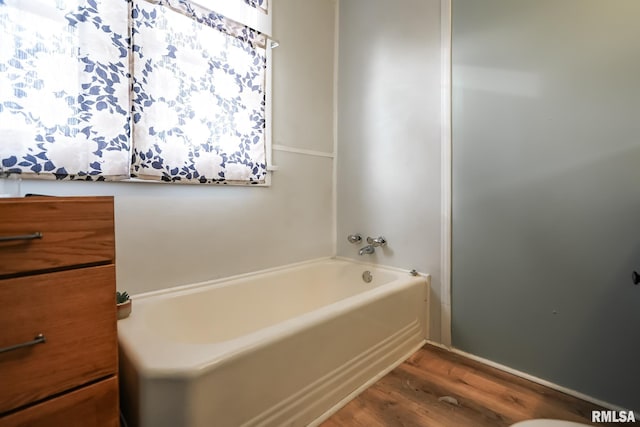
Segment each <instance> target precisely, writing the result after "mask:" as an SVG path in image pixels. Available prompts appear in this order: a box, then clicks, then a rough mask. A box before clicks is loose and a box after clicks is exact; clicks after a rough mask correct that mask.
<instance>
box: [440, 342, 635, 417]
mask: <svg viewBox="0 0 640 427" xmlns="http://www.w3.org/2000/svg"><path fill="white" fill-rule="evenodd" d="M427 344H429V345H432V346H434V347H438V348H441V349H443V350H447V351H450V352H451V353H455V354H458V355H460V356H462V357H466V358H467V359H470V360H473V361H476V362H479V363H482V364H484V365H487V366H490V367H492V368H496V369H499V370H501V371H503V372H506V373H508V374H511V375H515V376H516V377H520V378H523V379H525V380H529V381H531V382H534V383H536V384H540V385H542V386H545V387H549V388H551V389H553V390H556V391H559V392H562V393H565V394H568V395H569V396H573V397H576V398H578V399H581V400H584V401H586V402H589V403H593V404H594V405H598V406H602V407H603V408H606V409H611V410H612V411H628V410H629V409H627V408H622V407H620V406H618V405H614V404H612V403H609V402H605V401H603V400H600V399H596V398H595V397H592V396H589V395H586V394H584V393H581V392H579V391H576V390H573V389H570V388H567V387H564V386H561V385H558V384H555V383H552V382H551V381H547V380H544V379H542V378H538V377H536V376H533V375H530V374H527V373H525V372H522V371H518V370H517V369H513V368H510V367H508V366H505V365H502V364H500V363H496V362H493V361H491V360H489V359H485V358H483V357H480V356H476V355H474V354H471V353H467V352H466V351H462V350H458V349H457V348H454V347H448V346H446V345H443V344H440V343H437V342H434V341H430V340H427ZM634 413H635V414H636V419H640V413H638V412H634Z"/></svg>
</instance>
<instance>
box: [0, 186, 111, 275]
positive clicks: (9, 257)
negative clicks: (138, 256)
mask: <svg viewBox="0 0 640 427" xmlns="http://www.w3.org/2000/svg"><path fill="white" fill-rule="evenodd" d="M0 218H2V220H1V221H0V277H1V276H6V275H15V274H18V273H23V272H33V271H42V270H51V269H57V268H63V267H69V266H73V265H87V264H96V263H103V262H111V261H113V260H114V258H115V244H114V227H113V197H62V198H58V197H29V198H13V199H0ZM36 236H39V237H36Z"/></svg>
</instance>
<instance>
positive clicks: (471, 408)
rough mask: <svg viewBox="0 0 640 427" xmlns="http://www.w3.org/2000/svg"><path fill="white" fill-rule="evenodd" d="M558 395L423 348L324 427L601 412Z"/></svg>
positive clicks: (498, 423)
mask: <svg viewBox="0 0 640 427" xmlns="http://www.w3.org/2000/svg"><path fill="white" fill-rule="evenodd" d="M601 409H603V408H600V407H598V406H596V405H593V404H591V403H589V402H585V401H582V400H580V399H577V398H575V397H573V396H569V395H567V394H565V393H561V392H559V391H557V390H553V389H550V388H548V387H544V386H542V385H540V384H537V383H534V382H531V381H528V380H525V379H523V378H520V377H516V376H514V375H511V374H508V373H506V372H504V371H501V370H499V369H496V368H492V367H490V366H487V365H484V364H482V363H480V362H477V361H474V360H471V359H468V358H465V357H463V356H461V355H459V354H456V353H452V352H449V351H447V350H444V349H441V348H438V347H435V346H431V345H425V346H424V347H423V348H422V349H420V350H419V351H418V352H416V353H415V354H413V355H412V356H411V357H409V359H407V360H406V361H405V362H404V363H402V364H401V365H400V366H398V367H397V368H396V369H394V370H393V371H391V372H390V373H389V374H387V375H386V376H384V377H383V378H381V379H380V380H379V381H378V382H376V383H375V384H374V385H372V386H371V387H369V388H368V389H367V390H365V391H364V392H362V393H361V394H360V395H359V396H358V397H356V398H355V399H354V400H352V401H351V402H349V403H348V404H347V405H346V406H345V407H344V408H342V409H341V410H339V411H338V412H337V413H336V414H334V415H333V416H332V417H330V418H329V419H328V420H327V421H325V422H324V423H323V424H322V425H321V426H322V427H338V426H339V427H345V426H346V427H351V426H354V427H361V426H362V427H364V426H366V427H396V426H397V427H507V426H510V425H511V424H513V423H516V422H518V421H523V420H526V419H532V418H554V419H563V420H568V421H576V422H581V423H585V424H592V423H591V422H590V420H591V411H592V410H601Z"/></svg>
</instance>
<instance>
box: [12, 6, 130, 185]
mask: <svg viewBox="0 0 640 427" xmlns="http://www.w3.org/2000/svg"><path fill="white" fill-rule="evenodd" d="M127 10H128V5H127V2H126V0H112V1H97V0H55V1H51V0H0V162H1V163H0V168H1V170H2V171H4V172H12V173H22V174H26V175H34V174H35V175H38V176H41V177H49V178H57V179H84V180H104V179H121V178H126V177H128V176H129V163H130V140H129V134H130V132H129V120H130V115H129V54H128V25H127V20H126V19H123V17H125V16H126V15H127Z"/></svg>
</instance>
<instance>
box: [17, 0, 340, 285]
mask: <svg viewBox="0 0 640 427" xmlns="http://www.w3.org/2000/svg"><path fill="white" fill-rule="evenodd" d="M273 3H274V5H273V7H274V38H276V39H277V40H278V41H279V42H280V47H279V48H277V49H276V50H275V51H274V68H275V76H277V77H276V78H274V94H273V110H274V129H273V132H274V141H276V142H278V143H279V144H284V145H288V146H293V147H299V148H305V149H311V150H321V151H325V150H330V151H331V150H332V148H329V147H333V121H332V118H333V108H332V105H333V98H332V94H333V58H334V49H333V45H334V42H333V40H334V24H333V23H334V18H333V17H334V7H335V5H334V2H332V1H326V0H308V1H305V2H295V1H292V0H273ZM309 31H312V32H311V33H309ZM309 34H311V35H309ZM306 39H310V40H313V44H312V46H311V47H312V48H311V49H310V48H309V45H305V44H303V43H301V41H304V40H306ZM308 70H314V72H313V73H312V74H311V75H310V74H309V72H307V71H308ZM309 99H311V100H319V102H313V101H312V102H309ZM274 163H275V164H276V165H278V166H279V167H280V170H278V171H277V172H275V173H274V175H273V185H272V186H271V187H269V188H257V187H222V186H197V185H176V184H174V185H170V184H147V183H87V182H49V181H38V180H30V181H23V183H22V192H23V193H41V194H51V195H114V196H115V217H116V218H115V219H116V263H117V286H118V288H119V289H122V290H125V289H126V290H128V291H129V293H131V294H136V293H141V292H145V291H151V290H157V289H163V288H167V287H172V286H176V285H181V284H188V283H194V282H198V281H204V280H208V279H214V278H219V277H225V276H230V275H234V274H239V273H243V272H249V271H254V270H258V269H263V268H268V267H272V266H277V265H282V264H288V263H292V262H297V261H302V260H306V259H311V258H317V257H324V256H330V255H332V252H333V205H332V201H333V195H332V188H333V180H332V177H333V159H331V158H326V157H315V156H308V155H301V154H296V153H290V152H285V151H276V152H275V153H274Z"/></svg>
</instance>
